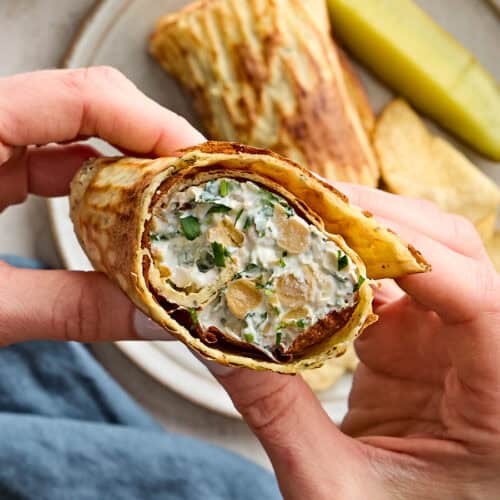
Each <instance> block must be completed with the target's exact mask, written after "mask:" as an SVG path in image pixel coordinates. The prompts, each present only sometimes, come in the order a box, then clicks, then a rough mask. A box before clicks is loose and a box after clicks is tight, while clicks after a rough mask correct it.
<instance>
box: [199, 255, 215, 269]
mask: <svg viewBox="0 0 500 500" xmlns="http://www.w3.org/2000/svg"><path fill="white" fill-rule="evenodd" d="M196 265H197V266H198V270H199V271H200V272H202V273H206V272H208V271H210V269H213V267H214V266H215V259H214V256H213V255H212V254H211V253H209V252H205V253H203V254H202V255H201V257H200V258H199V259H198V260H197V261H196Z"/></svg>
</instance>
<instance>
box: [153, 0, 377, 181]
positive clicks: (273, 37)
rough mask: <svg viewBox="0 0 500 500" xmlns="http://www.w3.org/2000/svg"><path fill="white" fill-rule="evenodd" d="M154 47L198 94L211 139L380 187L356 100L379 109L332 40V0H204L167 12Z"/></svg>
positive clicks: (363, 107)
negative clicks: (329, 7) (259, 149)
mask: <svg viewBox="0 0 500 500" xmlns="http://www.w3.org/2000/svg"><path fill="white" fill-rule="evenodd" d="M150 51H151V53H152V54H153V56H154V57H155V58H156V59H157V60H158V61H159V62H160V63H161V65H162V66H163V67H164V68H165V69H166V70H167V71H168V72H169V73H170V74H172V75H173V76H174V77H175V78H176V79H177V80H179V81H180V82H181V84H182V85H183V86H184V87H185V88H186V89H187V90H188V91H189V92H190V93H191V94H192V96H193V98H194V104H195V107H196V109H197V111H198V112H199V113H200V115H201V117H202V119H203V123H204V125H205V128H206V129H207V132H208V135H209V136H210V138H211V139H218V140H225V141H236V142H241V143H244V144H249V145H251V146H256V147H263V148H267V149H271V150H272V151H276V152H277V153H280V154H283V155H285V156H286V157H288V158H291V159H292V160H294V161H296V162H298V163H300V164H301V165H304V166H307V167H309V168H311V169H313V170H314V171H315V172H316V173H318V174H320V175H321V176H323V177H325V178H327V179H330V180H342V181H348V182H355V183H360V184H367V185H370V186H376V185H377V180H378V177H379V171H378V166H377V163H376V160H375V157H374V154H373V152H372V149H371V146H370V143H369V140H368V137H367V134H366V132H365V129H364V128H363V125H362V122H361V120H360V118H359V115H358V112H357V110H356V106H357V105H358V107H359V110H360V113H361V116H362V117H363V122H364V123H367V121H369V119H370V117H371V110H370V108H369V104H368V102H367V101H366V99H364V97H363V96H362V95H361V94H362V93H363V91H362V90H361V89H360V88H358V87H359V82H357V80H356V77H355V76H354V75H353V74H352V72H351V71H350V70H349V68H347V64H346V63H345V62H343V61H342V58H341V57H340V56H339V52H338V50H337V48H336V47H335V44H334V42H333V40H332V37H331V33H330V24H329V19H328V13H327V9H326V2H325V0H307V1H304V0H201V1H198V2H195V3H193V4H190V5H189V6H188V7H186V8H184V9H182V10H180V11H178V12H175V13H173V14H169V15H166V16H164V17H162V18H161V19H160V20H159V21H158V24H157V27H156V31H155V33H154V34H153V36H152V38H151V41H150ZM346 84H347V86H346ZM371 119H373V118H371Z"/></svg>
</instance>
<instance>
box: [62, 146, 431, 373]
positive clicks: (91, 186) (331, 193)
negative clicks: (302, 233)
mask: <svg viewBox="0 0 500 500" xmlns="http://www.w3.org/2000/svg"><path fill="white" fill-rule="evenodd" d="M221 179H223V180H225V179H229V181H234V182H235V183H236V182H240V183H242V185H243V183H251V184H252V185H255V186H257V187H258V189H260V190H263V191H265V192H267V193H269V194H268V196H269V199H270V200H273V201H272V203H271V204H272V206H273V211H272V213H273V217H278V216H279V217H282V218H283V221H282V223H283V224H284V225H285V226H286V227H288V224H292V222H293V224H292V227H293V226H294V225H295V224H296V223H297V220H298V219H300V220H301V221H302V222H301V224H303V225H304V226H307V227H313V228H314V230H313V231H312V232H311V233H310V237H311V238H314V237H315V236H314V234H313V233H317V234H319V235H320V237H321V238H320V239H321V241H322V242H325V243H324V244H325V245H337V247H338V248H339V249H340V251H339V255H338V262H337V263H336V264H335V265H338V269H340V268H341V266H340V263H341V262H342V267H344V266H346V265H347V264H349V266H350V267H348V268H349V269H351V268H352V272H353V273H354V276H355V277H356V278H357V283H356V284H355V286H354V288H353V287H352V283H351V285H349V286H351V289H350V290H351V292H352V293H351V296H350V299H352V300H351V302H350V303H349V307H347V308H345V309H343V310H342V311H340V312H339V314H337V316H335V315H334V317H332V316H331V315H330V314H328V315H326V316H324V317H323V318H322V319H321V320H320V321H317V322H316V323H315V324H311V325H309V324H307V325H306V324H305V323H304V322H303V321H301V319H302V318H301V317H299V319H297V317H294V316H293V315H292V316H289V318H290V321H291V322H293V325H294V328H295V327H297V328H302V329H303V330H304V335H300V336H299V337H297V342H294V343H293V345H291V346H289V349H288V351H287V352H282V353H281V354H283V356H282V357H281V358H280V357H278V356H277V354H276V352H272V353H269V352H267V353H266V354H272V356H273V358H272V359H270V357H269V356H265V355H264V354H263V352H262V351H259V350H257V349H250V348H249V345H248V342H243V341H239V342H237V341H235V338H234V337H229V336H228V335H224V336H223V337H221V336H220V335H219V334H220V332H219V331H214V330H213V329H211V328H200V327H199V326H200V325H201V319H202V318H203V317H204V314H205V311H206V310H207V309H208V308H210V307H212V306H213V304H214V303H215V302H214V301H215V300H216V299H217V298H218V297H219V296H220V294H221V293H222V292H224V293H226V292H228V291H229V285H230V284H231V285H232V286H234V283H238V282H239V283H240V284H239V285H238V286H237V287H235V289H234V290H233V291H232V292H231V293H232V294H233V296H232V305H231V307H232V308H233V309H234V310H235V311H236V312H237V311H239V310H240V309H241V308H242V307H245V300H241V297H242V296H243V297H245V296H248V294H254V289H253V288H252V286H250V285H249V284H248V283H246V284H245V283H243V284H241V281H242V280H245V279H247V280H250V281H251V282H252V283H253V284H254V285H255V286H254V288H257V289H258V290H259V293H261V295H260V297H261V299H262V300H264V299H266V297H268V296H270V297H274V291H272V290H268V288H267V283H258V284H260V286H257V285H256V283H257V282H256V280H255V279H254V278H251V277H250V278H249V277H247V275H246V274H241V273H250V272H251V271H252V270H253V268H252V269H246V268H245V269H241V268H240V267H241V266H240V267H238V266H239V264H238V260H237V259H233V255H232V254H231V252H226V251H225V250H224V246H223V245H222V244H221V243H220V241H219V236H217V235H218V234H219V233H218V232H217V231H218V229H217V231H214V232H213V233H210V235H208V231H207V236H206V237H207V238H212V236H213V238H212V241H211V244H212V245H213V248H214V255H213V256H212V258H211V259H206V260H207V262H208V263H209V265H212V263H213V262H214V261H215V262H216V264H217V266H219V265H220V264H221V262H222V265H221V267H220V269H219V268H218V270H217V272H216V273H215V274H214V278H213V280H212V281H210V282H209V283H207V284H206V285H205V286H199V287H194V285H193V281H190V277H189V276H187V277H186V278H187V279H186V282H185V283H184V282H182V276H177V277H176V279H177V281H176V282H175V283H174V284H171V283H170V282H169V279H170V276H169V273H171V272H172V270H174V271H176V272H177V269H176V268H172V266H170V267H169V268H168V269H165V268H164V267H162V265H161V264H158V263H157V261H156V260H155V258H156V257H155V254H154V252H153V251H152V247H153V241H156V240H162V236H161V235H159V236H155V237H154V233H153V230H152V227H151V224H153V223H154V218H155V217H158V216H163V215H164V212H163V211H162V210H163V209H164V208H165V209H168V210H173V212H172V213H181V212H182V210H185V209H186V207H185V206H182V205H176V206H171V205H169V201H168V200H169V199H174V198H173V197H175V196H180V194H182V193H187V192H188V191H189V189H191V191H196V189H198V190H199V189H200V188H199V186H203V185H204V183H205V184H206V183H207V182H210V181H212V182H218V183H219V188H218V189H219V191H220V195H221V196H222V195H224V196H226V197H227V201H225V203H226V204H230V203H232V202H234V201H235V200H236V199H238V197H239V196H240V194H241V193H238V191H231V192H229V191H230V190H229V187H228V186H226V185H225V187H224V193H226V194H224V193H222V191H223V189H222V185H221V182H222V181H221ZM225 182H227V181H225ZM227 193H229V194H227ZM70 201H71V218H72V220H73V223H74V227H75V231H76V234H77V236H78V238H79V241H80V243H81V245H82V247H83V249H84V250H85V252H86V253H87V255H88V257H89V259H90V260H91V262H92V264H93V265H94V267H95V268H96V269H97V270H99V271H102V272H104V273H106V274H107V275H108V276H109V277H110V278H111V279H112V280H114V281H115V282H116V283H117V284H118V285H119V286H120V287H121V289H122V290H123V291H124V292H125V293H126V294H127V295H128V296H129V298H130V299H131V300H132V301H133V302H134V303H135V305H136V306H137V307H138V308H139V309H141V310H142V311H143V312H144V313H145V314H147V315H149V316H150V317H151V318H152V319H154V320H155V321H156V322H157V323H159V324H160V325H162V326H163V327H164V328H165V330H166V331H168V332H169V333H171V334H173V335H174V336H176V337H177V338H178V339H179V340H181V341H183V342H184V343H185V344H186V345H188V346H189V347H191V348H192V349H194V350H195V351H197V352H199V353H201V354H202V355H204V356H206V357H207V358H209V359H212V360H214V361H217V362H219V363H222V364H226V365H232V366H244V367H248V368H253V369H256V370H273V371H277V372H282V373H296V372H297V371H300V370H302V369H305V368H309V367H315V366H320V365H321V364H323V362H324V361H326V360H327V359H329V358H331V357H334V356H338V355H340V354H341V353H343V352H344V351H345V350H346V348H347V346H348V345H349V344H350V343H351V342H352V340H353V339H354V338H355V337H357V336H358V335H359V334H360V333H361V332H362V330H363V329H364V328H365V327H366V326H367V325H369V324H370V323H371V322H373V321H374V320H375V316H374V315H373V313H372V309H371V302H372V291H371V287H370V284H369V279H370V278H373V279H376V278H384V277H398V276H403V275H406V274H409V273H416V272H424V271H426V270H428V269H429V266H428V264H427V263H426V261H425V259H424V258H423V257H422V256H421V255H420V254H419V253H418V252H417V251H416V250H415V249H413V248H412V247H411V246H408V245H406V244H405V243H404V242H402V241H401V240H400V239H399V238H398V237H397V236H396V235H395V234H393V233H392V232H390V231H387V230H386V229H384V228H382V227H380V226H379V225H378V223H377V222H376V220H375V219H374V218H373V217H368V216H366V215H364V214H363V212H362V211H361V210H360V209H358V208H356V207H353V206H351V205H349V203H348V199H347V198H346V197H345V196H344V195H342V194H341V193H340V192H338V191H337V190H335V189H334V188H333V187H332V186H331V185H330V184H327V183H326V182H325V181H323V180H321V179H320V178H318V177H316V176H315V175H313V174H312V173H310V172H309V171H308V170H307V169H305V168H303V167H300V166H299V165H297V164H294V163H293V162H291V161H289V160H286V159H285V158H283V157H281V156H279V155H277V154H275V153H271V152H270V151H266V150H262V149H256V148H251V147H247V146H241V145H238V144H231V143H217V142H207V143H205V144H202V145H200V146H196V147H193V148H189V149H186V150H183V151H180V152H179V153H177V154H176V155H173V156H171V157H166V158H158V159H153V160H151V159H137V158H124V157H121V158H99V159H96V160H93V161H91V162H89V163H87V164H86V165H84V166H83V167H82V169H81V170H80V171H79V172H78V173H77V174H76V176H75V178H74V180H73V182H72V186H71V197H70ZM187 205H188V206H189V207H190V209H192V206H191V205H189V204H187ZM210 210H211V213H210V214H208V212H207V220H208V219H210V220H212V218H213V220H212V222H214V224H215V222H217V221H224V220H225V219H224V217H225V216H226V215H227V214H226V213H223V212H224V211H227V210H226V209H224V210H223V209H221V204H220V203H218V202H217V203H214V204H213V207H212V208H211V209H210ZM228 214H229V212H228ZM209 215H210V217H209ZM299 215H300V217H299ZM232 217H233V216H232V215H231V217H230V219H231V221H233V222H232V223H233V225H234V226H235V229H236V231H241V229H239V228H240V227H241V223H239V224H236V223H234V219H233V218H232ZM168 222H169V221H168V220H167V222H166V223H167V224H168ZM218 224H219V222H217V224H215V226H213V227H219V225H218ZM222 225H223V224H222ZM245 225H246V222H245ZM181 226H182V230H183V231H184V234H185V236H186V238H187V239H192V240H193V241H195V240H196V238H197V237H200V238H201V236H200V234H201V230H200V227H201V225H200V224H195V223H194V220H193V216H192V215H189V216H186V217H182V218H181ZM236 226H238V227H236ZM210 227H211V228H212V226H210ZM178 229H179V227H178V226H176V231H177V232H178ZM256 229H258V228H256ZM256 229H252V231H253V233H252V237H254V236H255V231H256ZM166 232H167V229H165V238H166V239H168V237H167V236H166ZM228 234H229V235H227V234H226V236H227V237H228V238H229V239H230V240H231V241H233V242H234V248H236V247H237V245H238V241H241V240H240V239H239V237H238V235H237V234H238V233H237V232H230V233H228ZM280 234H281V233H280ZM203 237H205V235H203ZM247 237H250V236H249V234H247ZM316 238H317V236H316ZM271 240H272V238H271ZM276 240H277V241H278V243H280V241H281V239H280V236H279V235H278V237H277V238H276ZM228 241H229V240H228ZM272 241H274V240H272ZM281 244H282V245H287V244H288V242H287V241H286V239H285V240H284V241H281ZM165 247H166V248H167V250H168V248H169V247H168V241H167V245H166V246H165ZM216 250H218V251H216ZM301 251H302V249H301V248H298V247H294V248H291V249H290V252H288V254H287V256H285V254H283V258H284V259H285V258H286V259H288V258H291V256H290V255H289V254H290V253H292V252H299V253H297V254H295V255H296V256H297V255H298V256H300V255H301V254H300V252H301ZM294 258H295V257H294ZM335 259H337V256H335ZM204 265H205V264H204ZM167 267H168V266H167ZM247 267H248V266H247ZM199 269H203V267H200V268H199ZM264 271H265V269H264ZM302 276H303V278H297V279H298V284H297V286H296V287H295V288H296V289H297V293H301V294H302V295H301V297H302V301H303V302H302V307H304V308H307V307H309V306H310V304H311V301H312V300H313V299H312V298H311V295H310V294H309V291H310V288H308V287H309V285H307V283H309V282H311V281H314V279H315V275H314V274H310V275H309V277H307V274H306V275H302ZM365 277H366V278H367V279H366V280H365ZM361 278H363V279H361ZM179 280H180V281H179ZM252 280H253V281H252ZM301 280H302V281H301ZM174 285H175V286H174ZM276 286H279V285H276ZM293 286H295V285H293ZM186 287H187V288H186ZM189 287H192V289H191V288H189ZM273 287H274V284H273ZM304 287H306V288H304ZM268 292H269V295H268ZM278 292H279V290H278ZM283 293H284V294H285V296H286V298H285V300H283V301H282V303H283V304H284V305H285V306H287V307H289V308H292V309H293V308H295V307H297V306H296V305H295V303H294V302H293V300H294V296H295V295H294V294H293V293H292V292H291V291H290V290H288V291H286V290H284V291H283ZM294 293H295V292H294ZM245 294H246V295H245ZM276 295H278V293H276ZM250 298H251V301H252V304H253V305H252V306H251V307H257V306H258V305H259V304H260V302H259V298H258V297H257V296H255V297H254V295H250ZM224 300H225V299H224ZM266 300H267V299H266ZM287 301H288V302H287ZM243 314H245V315H246V313H245V311H242V312H241V315H242V316H243ZM243 317H244V316H243ZM236 319H238V318H236ZM306 327H307V328H306ZM256 332H257V333H259V330H258V328H257V329H256ZM222 333H227V332H222ZM280 347H281V346H280ZM278 354H279V353H278ZM285 355H286V356H285Z"/></svg>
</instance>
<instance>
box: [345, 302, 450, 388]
mask: <svg viewBox="0 0 500 500" xmlns="http://www.w3.org/2000/svg"><path fill="white" fill-rule="evenodd" d="M377 314H378V316H379V319H378V321H377V322H376V323H374V324H372V325H370V327H369V328H368V329H367V330H366V332H365V333H364V334H363V335H361V336H360V337H359V338H358V339H357V340H356V344H355V345H356V353H357V355H358V357H359V359H360V360H361V361H362V362H363V363H364V364H365V365H366V366H368V367H370V369H372V370H374V371H376V372H377V373H381V374H385V375H388V376H396V377H398V378H399V379H404V380H422V381H424V382H425V383H430V384H437V383H442V380H443V373H444V370H445V369H446V368H447V367H448V366H449V356H448V350H447V345H446V342H445V339H444V337H443V335H441V334H440V332H441V331H442V326H443V325H442V320H441V318H440V317H439V316H438V315H437V314H436V313H435V312H434V311H430V310H428V309H427V308H424V307H422V306H421V305H419V304H418V303H416V302H415V301H414V300H413V299H411V298H410V297H409V296H408V295H405V296H403V297H401V298H399V299H398V300H396V301H394V302H391V303H388V304H385V305H383V306H381V307H379V308H378V309H377Z"/></svg>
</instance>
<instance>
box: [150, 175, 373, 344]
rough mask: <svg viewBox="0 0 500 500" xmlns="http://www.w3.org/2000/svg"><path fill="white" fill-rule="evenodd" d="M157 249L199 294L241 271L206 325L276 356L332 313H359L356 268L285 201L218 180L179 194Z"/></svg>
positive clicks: (177, 281) (157, 235)
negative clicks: (225, 274)
mask: <svg viewBox="0 0 500 500" xmlns="http://www.w3.org/2000/svg"><path fill="white" fill-rule="evenodd" d="M150 238H151V249H152V253H153V256H154V259H155V263H156V265H157V266H159V267H160V269H163V272H162V276H164V279H165V280H168V282H169V284H170V285H171V286H174V287H175V288H177V289H181V290H184V291H185V292H186V293H196V292H197V291H199V290H200V289H202V288H203V287H206V286H208V285H211V284H213V283H214V282H215V281H216V279H217V278H218V276H219V273H220V272H221V269H222V268H223V267H225V266H226V265H228V263H231V262H233V263H236V266H237V269H238V270H239V272H238V273H237V274H236V275H235V276H234V277H233V280H232V281H230V282H229V283H227V286H226V287H224V289H223V290H221V291H220V293H219V295H218V297H217V298H216V299H215V300H214V301H212V302H211V303H210V304H208V305H207V306H206V307H205V308H204V309H203V310H201V311H198V320H199V322H200V325H201V327H202V328H203V329H207V328H208V327H210V326H215V327H216V328H218V329H219V330H221V331H223V332H224V333H225V334H226V335H229V336H234V338H235V339H239V340H243V341H245V342H248V343H251V344H254V345H255V346H257V347H259V348H261V349H263V350H265V351H273V350H274V349H275V348H276V347H277V346H278V345H279V346H281V348H282V349H284V350H286V349H288V348H289V347H290V346H291V345H292V343H293V341H294V340H295V339H296V338H297V337H298V336H299V335H300V334H301V333H303V332H304V331H305V330H306V329H307V328H308V327H309V326H311V325H313V324H315V323H316V322H317V321H318V320H320V319H321V318H324V317H325V316H326V315H327V314H328V313H329V312H331V311H341V310H342V309H345V308H347V307H351V306H353V305H354V295H355V292H356V290H357V288H358V287H359V285H360V283H361V282H362V281H363V278H362V277H360V276H359V273H358V271H357V269H356V267H355V266H354V264H353V262H352V261H351V260H350V259H349V258H348V257H347V255H345V254H344V252H343V251H342V250H341V249H340V248H339V247H338V246H337V245H336V244H335V243H334V242H332V241H330V240H328V239H327V238H326V237H325V236H324V235H323V234H322V233H321V232H320V231H319V230H318V229H317V228H316V227H315V226H313V225H312V224H309V223H307V222H306V221H304V220H303V219H302V218H301V217H299V216H298V215H297V214H296V212H295V210H293V208H292V207H290V206H289V205H288V203H287V202H286V201H285V200H284V199H283V198H282V197H280V196H277V195H275V194H273V193H270V192H269V191H267V190H264V189H262V188H260V187H259V186H257V185H256V184H255V183H253V182H250V181H236V180H231V179H217V180H214V181H209V182H207V183H205V184H202V185H200V186H192V187H189V188H188V189H186V190H185V191H182V192H178V193H176V194H175V195H174V196H173V197H172V198H171V199H170V200H169V203H168V205H167V207H166V208H164V209H162V210H161V211H159V212H156V213H155V215H154V216H153V221H152V232H151V235H150Z"/></svg>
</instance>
